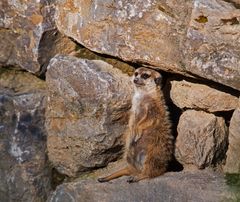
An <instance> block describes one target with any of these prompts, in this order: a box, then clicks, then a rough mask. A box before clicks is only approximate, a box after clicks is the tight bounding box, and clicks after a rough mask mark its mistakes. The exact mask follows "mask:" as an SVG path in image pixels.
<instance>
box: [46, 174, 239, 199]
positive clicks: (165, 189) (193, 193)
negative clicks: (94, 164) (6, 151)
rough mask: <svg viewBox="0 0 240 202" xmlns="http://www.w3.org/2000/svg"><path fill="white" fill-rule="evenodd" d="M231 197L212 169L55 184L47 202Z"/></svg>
mask: <svg viewBox="0 0 240 202" xmlns="http://www.w3.org/2000/svg"><path fill="white" fill-rule="evenodd" d="M233 199H235V196H234V195H233V194H232V193H231V192H230V191H228V188H227V186H226V185H225V183H224V178H223V176H222V175H220V174H216V173H212V172H206V171H205V172H203V171H202V172H200V171H195V172H179V173H167V174H165V175H163V176H161V177H158V178H155V179H151V180H143V181H140V182H138V183H134V184H129V183H127V182H126V178H122V179H117V180H115V181H113V182H111V183H98V182H97V181H96V180H95V181H94V180H82V181H80V180H79V181H76V182H72V183H65V184H62V185H60V186H59V187H57V189H56V191H55V192H54V193H53V194H52V195H51V196H50V197H49V198H48V200H47V202H69V201H78V202H98V201H105V202H111V201H114V202H132V201H142V202H149V201H164V202H179V201H192V202H203V201H204V202H218V201H219V202H220V201H228V200H229V201H231V200H233Z"/></svg>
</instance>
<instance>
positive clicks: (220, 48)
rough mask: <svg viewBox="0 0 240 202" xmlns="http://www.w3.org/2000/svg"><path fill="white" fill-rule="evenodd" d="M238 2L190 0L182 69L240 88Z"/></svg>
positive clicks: (239, 14) (239, 20)
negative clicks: (191, 2)
mask: <svg viewBox="0 0 240 202" xmlns="http://www.w3.org/2000/svg"><path fill="white" fill-rule="evenodd" d="M239 5H240V2H239V1H234V0H230V1H228V0H224V1H221V0H194V1H193V9H192V14H191V20H190V22H189V25H188V30H187V40H186V42H185V43H184V45H185V46H184V48H183V51H184V55H185V57H186V58H185V59H186V63H185V65H186V71H190V72H191V73H193V74H197V75H199V76H201V77H204V78H208V79H211V80H214V81H216V82H219V83H222V84H225V85H228V86H231V87H234V88H236V89H238V90H240V79H239V78H240V71H239V66H240V46H239V42H240V40H239V38H240V19H239V16H240V9H239Z"/></svg>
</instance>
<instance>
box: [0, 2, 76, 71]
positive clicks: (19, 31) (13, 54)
mask: <svg viewBox="0 0 240 202" xmlns="http://www.w3.org/2000/svg"><path fill="white" fill-rule="evenodd" d="M52 2H53V1H31V2H29V1H7V0H2V1H1V4H0V8H1V9H0V41H1V48H0V66H9V65H15V66H19V67H21V68H23V69H26V70H28V71H30V72H32V73H37V74H40V73H42V72H44V71H45V69H46V66H47V63H48V62H49V60H50V59H51V58H52V57H53V56H54V55H55V54H56V53H71V52H72V51H74V49H75V43H73V42H72V41H71V40H70V39H68V38H67V37H64V36H63V35H62V34H60V33H58V32H57V30H56V27H55V23H54V17H53V16H54V13H55V8H54V5H53V3H52Z"/></svg>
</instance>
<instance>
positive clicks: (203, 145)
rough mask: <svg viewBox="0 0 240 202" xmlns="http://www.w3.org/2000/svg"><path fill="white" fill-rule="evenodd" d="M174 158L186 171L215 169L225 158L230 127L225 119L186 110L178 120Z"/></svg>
mask: <svg viewBox="0 0 240 202" xmlns="http://www.w3.org/2000/svg"><path fill="white" fill-rule="evenodd" d="M177 131H178V136H177V139H176V149H175V156H176V159H177V160H178V161H179V162H180V163H181V164H183V166H184V168H187V167H190V166H196V167H197V168H205V167H208V166H215V165H217V164H218V163H220V162H221V161H222V160H223V158H224V157H225V153H226V150H227V127H226V125H225V121H224V119H223V118H222V117H216V116H215V115H213V114H208V113H206V112H203V111H195V110H187V111H185V112H184V113H183V114H182V115H181V117H180V120H179V123H178V127H177Z"/></svg>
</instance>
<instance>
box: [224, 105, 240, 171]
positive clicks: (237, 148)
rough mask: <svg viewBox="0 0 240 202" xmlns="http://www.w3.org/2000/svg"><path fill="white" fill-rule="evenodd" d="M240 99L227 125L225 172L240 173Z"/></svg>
mask: <svg viewBox="0 0 240 202" xmlns="http://www.w3.org/2000/svg"><path fill="white" fill-rule="evenodd" d="M239 154H240V101H239V104H238V107H237V108H236V110H235V111H234V113H233V115H232V118H231V121H230V126H229V144H228V151H227V160H226V165H225V167H224V171H225V172H229V173H240V155H239Z"/></svg>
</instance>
